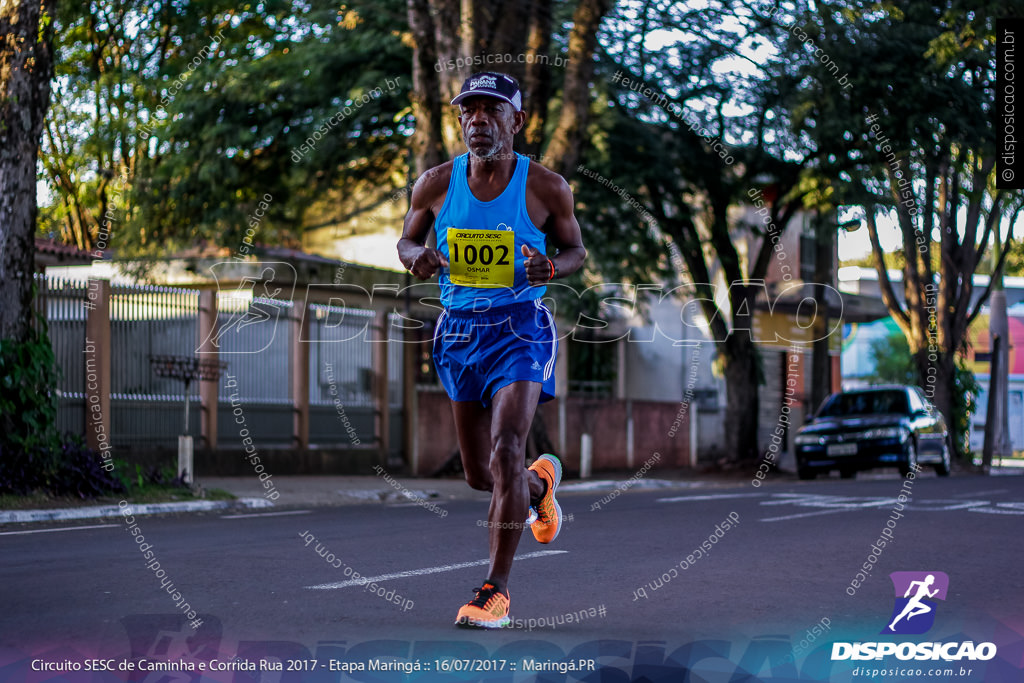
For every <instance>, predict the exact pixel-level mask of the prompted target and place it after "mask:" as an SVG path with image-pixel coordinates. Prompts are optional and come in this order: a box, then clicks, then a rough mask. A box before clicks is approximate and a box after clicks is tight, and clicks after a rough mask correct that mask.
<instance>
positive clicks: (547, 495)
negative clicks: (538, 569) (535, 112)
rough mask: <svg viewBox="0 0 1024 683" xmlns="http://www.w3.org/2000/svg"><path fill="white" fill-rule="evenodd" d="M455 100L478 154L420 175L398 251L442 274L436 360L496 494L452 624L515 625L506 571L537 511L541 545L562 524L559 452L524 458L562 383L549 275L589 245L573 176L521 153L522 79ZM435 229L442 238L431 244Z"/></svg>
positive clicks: (578, 259)
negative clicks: (483, 551)
mask: <svg viewBox="0 0 1024 683" xmlns="http://www.w3.org/2000/svg"><path fill="white" fill-rule="evenodd" d="M452 104H454V105H458V106H459V107H460V115H459V124H460V125H461V126H462V136H463V140H464V141H465V143H466V147H467V148H468V150H469V153H468V154H463V155H462V156H459V157H457V158H455V159H453V160H452V161H449V162H446V163H444V164H441V165H440V166H438V167H436V168H434V169H431V170H430V171H428V172H427V173H424V174H423V176H422V177H420V179H419V180H418V181H417V182H416V185H415V187H414V188H413V191H412V206H411V208H410V210H409V214H408V215H407V216H406V217H405V226H404V230H403V233H402V238H401V239H400V240H399V242H398V255H399V258H400V259H401V260H402V263H403V264H404V265H405V267H406V268H408V269H409V271H410V272H412V274H413V275H415V276H416V277H418V278H420V279H423V280H425V279H427V278H430V277H432V276H433V275H434V274H435V273H438V276H439V284H440V286H441V303H442V305H443V306H444V312H443V313H442V314H441V316H440V318H439V319H438V321H437V328H436V330H435V332H434V364H435V365H436V366H437V372H438V375H439V376H440V378H441V383H442V384H443V385H444V388H445V391H447V392H448V396H449V397H450V398H451V401H452V413H453V414H454V417H455V429H456V432H457V436H458V440H459V450H460V451H461V453H462V465H463V468H464V469H465V472H466V481H467V482H468V483H469V485H470V486H471V487H473V488H474V489H479V490H481V491H491V506H490V510H489V511H488V514H487V519H488V530H489V536H490V560H491V563H490V571H489V574H488V576H487V579H486V580H485V581H484V582H483V583H482V585H481V586H480V588H477V589H475V590H476V597H474V598H473V599H472V600H471V601H470V602H469V603H468V604H466V605H464V606H463V607H462V608H461V609H460V610H459V613H458V615H457V617H456V622H455V623H456V624H457V625H459V626H463V627H478V628H501V627H503V626H507V625H508V623H509V617H508V610H509V595H508V576H509V572H510V571H511V569H512V558H513V556H514V555H515V552H516V547H517V546H518V545H519V538H520V536H521V535H522V533H523V526H525V524H524V522H523V520H524V519H526V517H527V513H528V512H529V508H530V507H533V508H534V509H535V510H536V513H537V518H536V520H535V521H534V522H533V524H532V526H531V529H532V531H533V535H534V536H535V537H536V538H537V540H538V541H540V542H541V543H550V542H551V541H553V540H554V539H555V537H556V536H557V535H558V532H559V529H560V528H561V516H562V512H561V508H560V507H559V506H558V503H557V502H556V501H555V489H556V488H557V487H558V483H559V481H560V480H561V477H562V466H561V463H560V462H559V461H558V459H557V458H556V457H555V456H553V455H542V456H541V457H540V458H538V459H537V461H536V462H534V463H533V465H531V466H530V468H529V469H527V468H526V467H525V462H524V461H525V458H526V440H527V436H528V434H529V430H530V424H531V422H532V421H533V414H534V411H535V410H536V409H537V404H538V403H539V402H543V401H548V400H551V399H552V398H554V394H555V380H554V367H555V354H556V352H557V348H558V343H557V338H556V336H555V326H554V321H553V319H552V317H551V312H550V311H549V310H548V309H547V308H546V307H545V306H544V305H542V304H541V302H540V299H541V298H542V297H543V296H544V292H545V290H546V288H545V287H544V285H545V283H547V282H548V281H549V280H552V279H554V278H556V277H559V276H565V275H569V274H570V273H572V272H574V271H576V270H577V269H578V268H579V267H580V266H581V265H582V264H583V259H584V257H585V256H586V254H587V251H586V249H584V248H583V239H582V236H581V235H580V226H579V223H577V222H576V217H575V216H574V215H573V199H572V191H571V190H570V189H569V185H568V183H566V182H565V179H563V178H562V177H561V176H560V175H558V174H557V173H554V172H552V171H549V170H548V169H546V168H544V167H543V166H541V165H540V164H537V163H535V162H532V161H530V160H529V159H528V158H527V157H525V156H523V155H521V154H516V153H515V152H513V150H512V139H513V137H514V136H515V134H516V133H517V132H519V130H520V129H522V127H523V125H524V124H525V122H526V114H525V112H523V111H522V94H521V93H520V91H519V83H518V82H517V81H516V80H515V79H514V78H512V77H511V76H507V75H505V74H501V73H491V72H485V73H478V74H474V75H473V76H470V77H469V78H468V79H466V82H465V83H463V84H462V91H461V92H460V93H459V95H458V96H457V97H456V98H455V99H453V100H452ZM431 226H433V227H434V229H435V233H436V235H437V248H436V249H434V248H430V247H427V246H425V244H426V240H427V236H428V234H429V232H430V228H431ZM549 241H550V243H551V244H552V245H553V246H554V247H555V248H556V249H557V254H556V255H555V256H554V257H553V258H548V256H547V255H546V253H547V245H548V242H549Z"/></svg>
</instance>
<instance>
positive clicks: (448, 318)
mask: <svg viewBox="0 0 1024 683" xmlns="http://www.w3.org/2000/svg"><path fill="white" fill-rule="evenodd" d="M557 353H558V340H557V338H556V335H555V321H554V319H553V318H552V316H551V311H549V310H548V309H547V307H546V306H544V305H543V304H541V303H540V301H523V302H520V303H515V304H511V305H508V306H500V307H498V308H493V309H490V310H487V311H483V312H481V313H477V312H474V311H471V310H460V309H445V310H444V312H443V313H442V314H441V317H440V318H438V320H437V327H436V329H435V330H434V365H435V366H436V367H437V374H438V376H439V377H440V378H441V384H442V385H443V386H444V390H445V391H447V392H448V396H449V397H450V398H451V399H452V400H453V401H480V402H481V403H482V404H483V405H484V407H487V406H489V405H490V403H491V397H493V396H494V393H495V392H496V391H498V389H501V388H502V387H505V386H508V385H509V384H512V383H513V382H538V383H540V384H541V392H540V402H541V403H543V402H545V401H550V400H551V399H553V398H554V397H555V356H556V354H557Z"/></svg>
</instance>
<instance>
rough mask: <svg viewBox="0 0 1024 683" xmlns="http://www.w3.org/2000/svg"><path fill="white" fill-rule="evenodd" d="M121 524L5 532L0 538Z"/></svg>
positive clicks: (0, 534)
mask: <svg viewBox="0 0 1024 683" xmlns="http://www.w3.org/2000/svg"><path fill="white" fill-rule="evenodd" d="M111 526H121V525H120V524H90V525H89V526H65V527H61V528H60V529H27V530H25V531H3V532H0V536H19V535H22V534H48V533H51V532H53V531H78V530H79V529H105V528H107V527H111Z"/></svg>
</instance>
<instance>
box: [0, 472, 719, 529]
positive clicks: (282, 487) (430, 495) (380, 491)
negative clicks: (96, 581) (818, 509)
mask: <svg viewBox="0 0 1024 683" xmlns="http://www.w3.org/2000/svg"><path fill="white" fill-rule="evenodd" d="M269 483H272V485H273V488H271V489H266V488H264V487H263V485H262V484H261V482H260V481H259V479H257V478H256V477H197V478H196V484H198V485H199V486H201V487H202V488H203V489H206V490H211V489H221V490H224V491H227V492H228V493H231V494H232V495H234V496H236V500H220V501H208V500H194V501H188V502H181V503H149V504H144V505H138V504H133V505H131V506H130V507H131V510H132V514H134V515H155V514H170V513H183V512H209V511H215V510H250V511H257V512H258V511H260V510H262V511H267V512H269V511H270V510H272V509H282V508H292V509H294V508H308V507H325V506H332V505H373V504H377V505H379V504H403V503H409V504H412V503H413V501H415V500H423V499H425V500H427V501H430V502H431V503H444V502H447V501H452V500H477V501H480V502H481V503H484V504H486V503H487V501H489V500H490V493H487V492H485V491H476V490H474V489H471V488H469V486H468V485H467V484H466V482H465V480H463V479H457V478H451V479H415V478H411V477H401V478H398V477H395V478H392V477H388V478H384V477H373V476H361V477H360V476H332V475H321V476H279V477H273V479H272V480H269ZM722 483H726V482H716V481H715V478H713V477H704V476H700V475H692V476H691V477H690V478H689V479H687V480H681V479H639V480H635V481H633V482H632V483H631V484H629V486H628V487H627V486H625V480H624V479H589V480H586V481H581V480H579V479H575V480H569V481H566V482H565V483H564V484H562V485H561V486H560V487H559V489H558V490H559V492H564V493H572V492H574V491H579V492H583V491H586V492H600V491H612V490H614V489H616V488H624V489H628V490H632V491H638V490H642V489H667V490H674V489H691V488H705V487H711V486H715V485H716V484H718V485H720V484H722ZM274 491H276V492H277V494H278V495H277V496H276V497H275V498H274V500H270V499H268V498H267V495H268V494H272V492H274ZM120 513H121V510H120V508H119V507H118V506H117V505H98V506H91V507H68V508H59V509H47V510H0V524H11V523H18V522H47V521H69V520H78V519H100V518H109V517H117V516H119V515H120Z"/></svg>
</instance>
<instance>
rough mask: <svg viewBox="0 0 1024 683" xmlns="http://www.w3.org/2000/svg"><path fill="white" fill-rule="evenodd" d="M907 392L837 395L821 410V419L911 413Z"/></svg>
mask: <svg viewBox="0 0 1024 683" xmlns="http://www.w3.org/2000/svg"><path fill="white" fill-rule="evenodd" d="M909 412H910V410H909V404H908V403H907V392H905V391H901V390H898V389H893V390H887V391H850V392H846V393H842V394H836V395H835V396H833V397H832V398H831V399H830V400H829V401H828V403H826V404H825V405H824V406H823V407H822V409H821V417H845V416H847V415H883V414H886V413H900V414H903V415H906V414H907V413H909Z"/></svg>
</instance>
